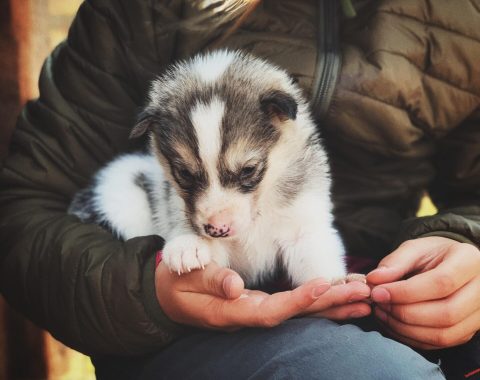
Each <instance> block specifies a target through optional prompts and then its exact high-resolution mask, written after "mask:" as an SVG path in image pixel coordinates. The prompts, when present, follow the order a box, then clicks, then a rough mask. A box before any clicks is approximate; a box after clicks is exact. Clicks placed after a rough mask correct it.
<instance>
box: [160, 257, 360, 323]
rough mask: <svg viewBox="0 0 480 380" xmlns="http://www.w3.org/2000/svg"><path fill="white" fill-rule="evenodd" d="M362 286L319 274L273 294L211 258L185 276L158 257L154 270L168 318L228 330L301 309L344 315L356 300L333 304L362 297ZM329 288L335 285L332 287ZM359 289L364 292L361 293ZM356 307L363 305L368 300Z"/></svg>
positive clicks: (281, 317)
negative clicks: (250, 285)
mask: <svg viewBox="0 0 480 380" xmlns="http://www.w3.org/2000/svg"><path fill="white" fill-rule="evenodd" d="M363 286H366V285H365V284H361V283H357V284H353V283H351V284H346V285H339V286H336V287H331V285H330V284H329V283H328V282H327V281H326V280H324V279H321V278H320V279H315V280H312V281H309V282H308V283H306V284H304V285H302V286H299V287H298V288H296V289H294V290H291V291H286V292H279V293H275V294H271V295H270V294H267V293H264V292H261V291H256V290H248V289H245V288H244V283H243V280H242V279H241V278H240V276H239V275H238V274H237V273H236V272H234V271H233V270H231V269H228V268H223V267H219V266H218V265H217V264H215V263H213V262H212V263H210V264H209V265H207V266H206V268H205V269H204V270H195V271H192V272H191V273H186V274H182V275H181V276H178V275H177V274H176V273H170V271H169V270H168V268H167V267H166V265H165V264H164V263H160V265H159V266H158V267H157V270H156V272H155V288H156V293H157V299H158V302H159V303H160V306H161V307H162V309H163V311H164V312H165V314H166V315H167V316H168V317H169V318H170V319H172V320H173V321H175V322H178V323H182V324H187V325H191V326H197V327H203V328H210V329H220V330H226V331H233V330H236V329H239V328H242V327H273V326H276V325H278V324H280V323H282V322H283V321H284V320H287V319H289V318H291V317H294V316H297V315H301V314H314V315H322V312H325V314H326V315H325V316H341V315H342V314H343V315H345V314H346V312H347V311H351V312H353V311H355V310H356V309H355V304H354V303H352V304H350V305H346V306H347V308H346V309H342V308H341V307H340V308H338V307H337V308H335V306H336V305H338V304H341V303H342V300H344V302H347V301H348V300H349V299H352V300H353V301H355V300H357V299H359V298H362V299H363V294H364V293H365V289H364V288H363ZM330 288H335V289H333V291H329V289H330ZM367 288H368V287H367ZM359 289H360V291H359ZM368 290H369V289H368ZM358 293H363V294H362V296H360V295H359V294H358ZM367 297H368V296H367ZM357 303H358V302H357ZM352 305H353V306H352ZM357 309H360V311H362V310H364V309H365V306H363V305H361V306H360V307H358V308H357ZM352 310H353V311H352ZM368 312H369V310H368Z"/></svg>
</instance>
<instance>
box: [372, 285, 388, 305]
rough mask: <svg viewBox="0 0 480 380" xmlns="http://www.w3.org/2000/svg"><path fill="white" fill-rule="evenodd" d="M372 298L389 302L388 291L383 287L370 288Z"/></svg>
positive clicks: (376, 300)
mask: <svg viewBox="0 0 480 380" xmlns="http://www.w3.org/2000/svg"><path fill="white" fill-rule="evenodd" d="M372 300H373V301H375V302H390V293H389V292H388V290H387V289H385V288H374V289H373V290H372Z"/></svg>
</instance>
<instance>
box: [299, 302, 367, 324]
mask: <svg viewBox="0 0 480 380" xmlns="http://www.w3.org/2000/svg"><path fill="white" fill-rule="evenodd" d="M371 312H372V309H371V307H370V305H369V304H366V303H365V302H354V303H352V304H348V305H342V306H335V307H332V308H330V309H326V310H323V311H320V312H317V313H313V314H307V315H308V316H310V317H322V318H328V319H332V320H335V321H344V320H347V319H355V318H363V317H366V316H367V315H370V314H371Z"/></svg>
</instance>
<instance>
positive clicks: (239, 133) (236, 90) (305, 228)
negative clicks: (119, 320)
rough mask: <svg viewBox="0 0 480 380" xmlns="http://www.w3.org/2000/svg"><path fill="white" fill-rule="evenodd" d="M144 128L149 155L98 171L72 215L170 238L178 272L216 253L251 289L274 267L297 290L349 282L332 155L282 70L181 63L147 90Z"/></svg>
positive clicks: (221, 55)
mask: <svg viewBox="0 0 480 380" xmlns="http://www.w3.org/2000/svg"><path fill="white" fill-rule="evenodd" d="M143 134H148V135H149V153H148V154H129V155H124V156H121V157H119V158H117V159H116V160H114V161H113V162H111V163H110V164H108V165H107V166H106V167H105V168H103V169H101V170H100V171H99V172H98V174H97V175H96V176H95V178H94V181H93V184H92V186H90V187H89V188H87V189H85V190H83V191H81V192H79V193H78V194H77V195H76V196H75V198H74V200H73V202H72V204H71V207H70V209H69V211H70V213H71V214H74V215H77V216H78V217H80V219H82V220H83V221H88V222H95V223H98V224H100V225H104V226H107V227H108V228H109V229H110V230H111V231H112V232H114V233H115V234H116V235H117V236H118V237H120V238H122V239H129V238H132V237H135V236H142V235H150V234H158V235H160V236H162V237H164V238H165V239H166V244H165V247H164V249H163V261H164V262H165V264H166V265H167V266H168V267H169V268H170V269H171V270H172V271H175V272H178V273H179V274H181V273H184V272H189V271H191V270H193V269H198V268H203V267H204V266H205V265H207V264H208V263H209V262H210V261H212V260H213V261H215V262H216V263H217V264H219V265H221V266H228V267H230V268H232V269H234V270H235V271H237V272H238V273H240V275H241V276H242V277H243V279H244V280H245V282H246V284H247V285H255V284H258V283H261V282H262V281H263V280H266V279H268V278H269V277H270V276H272V275H273V272H274V271H275V269H276V268H277V267H278V265H281V266H282V267H283V269H284V271H285V272H286V273H287V274H288V276H289V278H290V280H291V282H292V284H293V285H294V286H297V285H300V284H302V283H305V282H306V281H308V280H311V279H313V278H317V277H324V278H327V279H338V278H345V276H346V271H345V263H344V247H343V244H342V241H341V239H340V237H339V234H338V232H337V231H336V229H335V228H334V227H333V225H332V222H333V216H332V203H331V200H330V176H329V165H328V160H327V155H326V153H325V151H324V149H323V147H322V145H321V141H320V140H319V136H318V131H317V128H316V125H315V123H314V122H313V120H312V117H311V115H310V112H309V106H308V104H307V102H306V100H305V99H304V98H303V97H302V94H301V90H300V88H299V87H298V86H297V85H296V84H295V83H294V82H293V81H292V80H291V78H290V77H289V75H288V74H287V73H286V72H285V71H283V70H281V69H279V68H278V67H276V66H273V65H272V64H270V63H268V62H266V61H264V60H261V59H258V58H255V57H253V56H251V55H248V54H245V53H242V52H238V51H226V50H220V51H215V52H212V53H207V54H205V55H198V56H196V57H194V58H193V59H191V60H188V61H184V62H180V63H177V64H176V65H174V66H172V67H171V68H170V69H169V70H168V71H167V72H166V73H165V74H164V75H163V76H161V77H159V78H158V79H156V80H155V81H154V82H153V84H152V86H151V90H150V94H149V103H148V105H147V106H146V108H145V109H144V111H143V113H142V114H141V115H140V118H139V121H138V123H137V124H136V126H135V127H134V128H133V130H132V133H131V136H132V137H138V136H141V135H143Z"/></svg>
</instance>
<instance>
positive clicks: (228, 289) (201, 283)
mask: <svg viewBox="0 0 480 380" xmlns="http://www.w3.org/2000/svg"><path fill="white" fill-rule="evenodd" d="M196 272H197V274H199V275H200V276H199V277H200V278H199V279H198V281H197V284H196V285H197V292H202V293H207V294H211V295H215V296H217V297H222V298H227V299H236V298H238V297H240V296H241V295H242V293H243V291H244V289H245V285H244V282H243V280H242V278H241V277H240V275H239V274H238V273H237V272H235V271H233V270H231V269H228V268H224V267H220V266H218V264H216V263H213V262H212V263H210V264H209V265H207V266H206V267H205V269H204V270H199V271H196Z"/></svg>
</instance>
